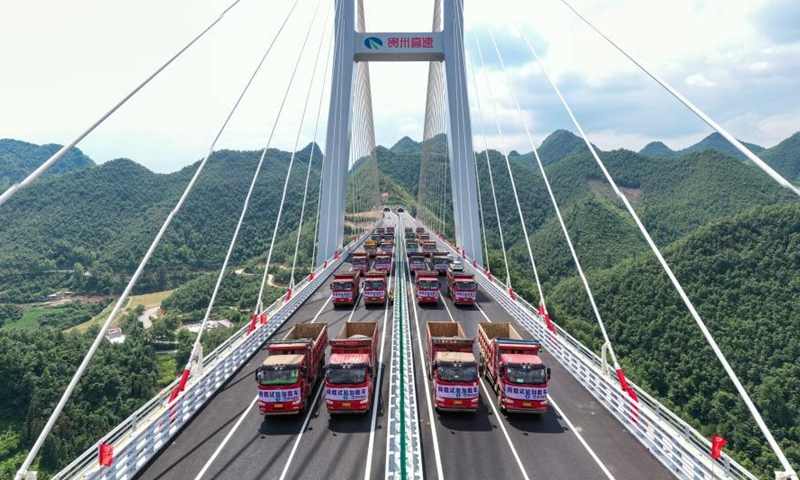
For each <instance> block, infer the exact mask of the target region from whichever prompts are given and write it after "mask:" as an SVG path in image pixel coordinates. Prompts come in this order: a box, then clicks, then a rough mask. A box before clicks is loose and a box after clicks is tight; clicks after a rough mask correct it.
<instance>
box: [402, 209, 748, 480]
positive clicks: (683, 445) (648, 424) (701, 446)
mask: <svg viewBox="0 0 800 480" xmlns="http://www.w3.org/2000/svg"><path fill="white" fill-rule="evenodd" d="M417 222H418V223H419V224H420V225H423V226H425V228H428V227H427V226H426V225H424V224H422V222H419V221H417ZM429 230H430V231H431V232H434V233H435V230H433V229H429ZM436 235H437V236H438V237H439V240H440V241H441V242H442V243H443V244H444V245H445V246H446V247H447V248H448V250H449V251H450V253H452V254H453V255H456V256H458V257H461V258H462V259H463V260H464V262H463V264H464V266H465V268H466V269H467V270H468V271H470V272H471V273H473V274H474V275H475V278H476V280H477V281H478V284H479V285H480V286H481V288H483V289H484V291H486V293H488V294H489V295H491V296H492V298H494V299H495V301H497V302H498V304H500V305H501V306H502V307H503V308H504V309H505V310H506V311H507V312H508V313H509V314H510V315H511V316H512V317H513V318H514V319H515V320H517V321H518V322H519V323H520V325H522V326H523V327H524V328H525V329H526V330H527V331H528V333H530V334H531V335H533V336H534V337H535V338H538V339H539V340H541V341H542V342H543V344H544V347H545V349H546V350H547V351H548V352H549V353H550V354H551V355H553V357H554V358H556V360H558V362H559V363H560V364H561V365H562V366H564V367H565V368H566V369H567V370H568V371H569V372H570V373H571V374H572V375H573V376H574V377H575V378H576V379H577V380H578V381H579V382H580V383H581V385H583V386H584V388H586V390H587V391H589V393H591V394H592V396H594V397H595V398H596V399H597V400H598V402H600V403H601V404H602V405H603V407H604V408H606V410H608V411H609V412H610V413H611V414H612V415H613V416H614V417H615V418H617V420H619V421H620V422H621V423H622V424H623V425H625V426H627V427H628V428H629V430H630V431H631V432H632V433H633V434H634V436H635V437H636V438H637V440H639V442H640V443H642V444H643V445H644V446H645V448H647V449H648V450H649V451H650V452H651V453H652V454H653V456H655V457H656V458H657V459H658V460H659V461H660V462H661V463H662V464H663V465H664V466H665V467H667V468H668V469H669V470H670V472H672V473H673V474H674V475H675V476H676V477H678V478H686V479H705V478H719V479H729V478H734V479H741V480H757V478H758V477H756V476H755V475H753V474H752V473H750V472H749V471H747V469H745V468H744V467H743V466H742V465H741V464H739V463H738V462H736V461H735V460H733V459H732V458H730V456H728V455H727V454H725V453H723V454H722V457H721V458H720V459H718V460H714V459H712V458H711V455H710V453H711V442H710V441H709V440H708V439H706V438H705V437H704V436H703V435H702V434H700V432H698V431H697V430H696V429H695V428H694V427H692V426H691V425H689V424H688V423H687V422H686V421H684V420H683V419H681V418H680V417H679V416H678V415H676V414H675V413H674V412H672V411H671V410H670V409H669V408H667V407H665V406H664V405H662V404H661V403H660V402H659V401H658V400H656V399H655V398H653V397H652V396H651V395H650V394H648V393H647V392H645V391H644V390H643V389H642V388H641V387H639V386H638V385H636V384H635V383H634V382H631V381H630V380H628V383H629V384H630V386H631V387H632V388H633V389H634V390H635V391H636V393H637V395H638V397H639V402H634V401H633V400H632V399H631V398H630V397H629V396H628V394H627V393H626V392H624V391H623V390H622V388H621V387H620V384H619V381H618V380H617V377H616V373H615V372H614V371H613V368H612V367H611V366H610V365H607V366H606V370H605V372H603V362H602V359H601V358H600V357H599V356H598V355H597V354H596V353H595V352H594V351H592V350H591V349H589V348H587V347H586V346H584V345H583V344H582V343H580V342H579V341H578V340H577V339H575V338H574V337H572V336H571V335H570V334H569V333H568V332H567V331H566V330H564V329H563V328H561V327H560V326H558V325H557V324H556V323H555V322H551V323H552V324H553V325H554V327H555V329H556V333H553V332H551V331H550V330H548V329H547V327H546V323H545V319H544V317H542V316H540V315H539V313H538V309H536V308H534V307H533V306H532V305H531V304H529V303H528V302H527V301H525V300H524V299H523V298H522V297H520V296H518V295H516V294H515V297H516V298H515V299H512V298H511V296H510V294H509V289H508V286H507V285H505V284H503V283H502V282H500V281H499V280H497V279H496V278H494V277H493V278H492V279H491V280H490V279H489V277H488V276H487V275H486V274H485V273H484V272H483V270H482V269H480V268H475V267H474V266H473V265H472V263H471V260H472V259H471V258H470V257H469V256H468V255H467V254H466V253H464V252H461V251H460V250H459V249H458V248H457V247H456V246H455V245H452V244H451V243H450V242H449V241H448V240H447V239H445V238H444V237H442V236H440V235H438V234H436ZM467 253H468V252H467Z"/></svg>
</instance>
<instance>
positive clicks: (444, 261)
mask: <svg viewBox="0 0 800 480" xmlns="http://www.w3.org/2000/svg"><path fill="white" fill-rule="evenodd" d="M449 267H450V260H449V259H448V258H447V253H444V252H436V253H434V254H433V271H434V272H436V273H438V274H439V275H444V274H446V273H447V270H448V268H449Z"/></svg>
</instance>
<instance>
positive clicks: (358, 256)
mask: <svg viewBox="0 0 800 480" xmlns="http://www.w3.org/2000/svg"><path fill="white" fill-rule="evenodd" d="M350 264H351V265H352V267H351V268H350V270H352V271H354V272H358V273H359V274H360V275H363V274H365V273H366V272H367V270H369V268H368V267H369V259H368V258H367V253H366V252H353V253H352V254H350Z"/></svg>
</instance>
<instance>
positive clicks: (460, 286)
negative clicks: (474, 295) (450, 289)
mask: <svg viewBox="0 0 800 480" xmlns="http://www.w3.org/2000/svg"><path fill="white" fill-rule="evenodd" d="M477 288H478V286H477V285H476V284H475V282H456V290H466V291H472V290H477Z"/></svg>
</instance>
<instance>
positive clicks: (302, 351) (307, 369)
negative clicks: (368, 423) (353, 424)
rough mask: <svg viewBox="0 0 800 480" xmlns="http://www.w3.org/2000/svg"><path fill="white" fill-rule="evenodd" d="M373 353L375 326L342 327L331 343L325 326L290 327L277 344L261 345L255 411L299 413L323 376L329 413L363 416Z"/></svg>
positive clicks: (373, 366)
mask: <svg viewBox="0 0 800 480" xmlns="http://www.w3.org/2000/svg"><path fill="white" fill-rule="evenodd" d="M327 346H330V348H331V354H330V358H329V360H328V362H327V364H326V363H325V348H326V347H327ZM377 348H378V322H346V323H345V324H344V327H343V328H342V330H341V331H340V332H339V335H338V336H337V337H336V338H331V339H329V338H328V325H327V324H326V323H297V324H294V325H293V326H292V328H291V329H290V330H289V331H288V332H287V333H286V335H285V336H284V337H283V338H282V339H280V340H274V341H271V342H269V343H267V345H266V349H267V358H266V359H265V360H264V362H263V363H262V365H261V366H260V367H259V368H258V370H256V381H257V383H258V409H259V411H260V412H261V413H262V414H264V415H296V414H300V413H303V412H304V411H306V409H307V408H308V406H309V402H310V401H311V399H312V395H313V391H314V386H315V385H316V384H317V382H318V381H319V379H320V377H322V376H323V375H324V378H325V405H326V407H327V409H328V411H329V412H330V413H366V412H367V411H368V410H369V407H370V404H371V403H372V399H373V396H374V395H375V375H376V372H377Z"/></svg>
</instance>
